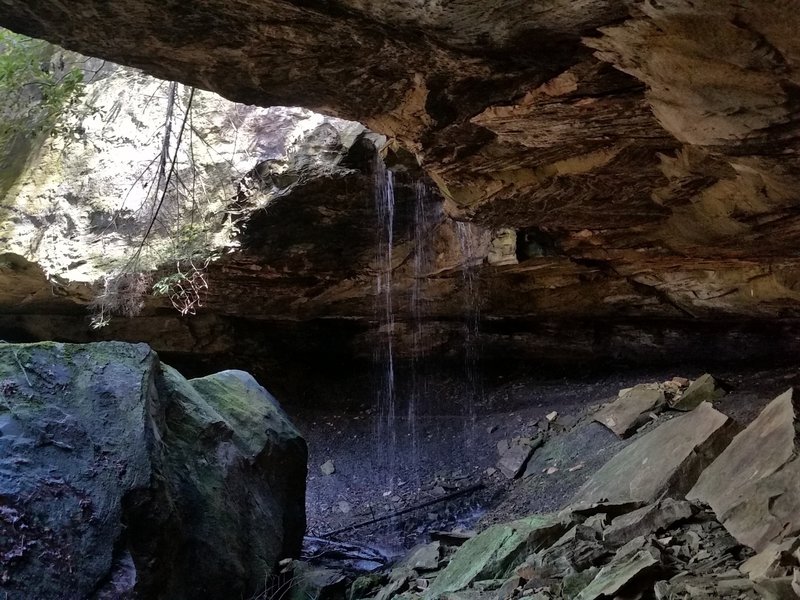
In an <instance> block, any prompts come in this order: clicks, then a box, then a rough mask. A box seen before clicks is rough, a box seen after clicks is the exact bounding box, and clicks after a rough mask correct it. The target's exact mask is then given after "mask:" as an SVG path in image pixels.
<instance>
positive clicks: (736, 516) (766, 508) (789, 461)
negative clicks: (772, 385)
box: [687, 389, 800, 552]
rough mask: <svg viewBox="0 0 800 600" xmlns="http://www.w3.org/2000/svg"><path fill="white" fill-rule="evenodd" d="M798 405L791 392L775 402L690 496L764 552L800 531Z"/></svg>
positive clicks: (709, 469)
mask: <svg viewBox="0 0 800 600" xmlns="http://www.w3.org/2000/svg"><path fill="white" fill-rule="evenodd" d="M794 402H795V401H794V391H793V390H791V389H790V390H788V391H786V392H784V393H783V394H781V395H780V396H778V397H777V398H775V400H773V401H772V402H770V403H769V404H768V405H767V407H766V408H764V410H763V411H762V412H761V414H760V415H759V416H758V417H757V418H756V419H755V420H754V421H753V422H752V423H751V424H750V425H749V426H748V427H747V428H746V429H745V430H744V431H742V432H741V433H740V434H739V435H737V436H736V437H735V438H734V440H733V441H732V442H731V444H730V446H728V448H727V449H726V450H725V451H724V452H722V454H720V456H719V457H718V458H717V459H716V460H715V461H714V462H713V463H712V464H711V465H710V466H709V467H708V468H707V469H706V470H705V471H704V472H703V474H702V475H701V476H700V478H699V479H698V481H697V484H696V485H695V486H694V487H693V488H692V489H691V491H690V492H689V493H688V494H687V499H689V500H698V501H700V502H705V503H706V504H708V505H709V506H711V508H712V509H713V510H714V513H715V514H716V515H717V518H718V519H719V521H720V522H721V523H722V524H723V525H724V526H725V528H726V529H727V530H728V531H729V532H730V533H731V535H732V536H733V537H735V538H736V539H737V540H738V541H739V542H741V543H742V544H745V545H747V546H750V547H751V548H754V549H755V550H757V551H759V552H760V551H762V550H764V549H765V548H766V547H767V545H768V543H769V542H771V541H778V540H780V539H782V538H783V537H785V536H787V535H789V534H792V533H796V532H797V531H798V529H800V461H798V460H797V458H796V452H797V443H796V433H795V420H796V418H797V415H796V411H795V407H794Z"/></svg>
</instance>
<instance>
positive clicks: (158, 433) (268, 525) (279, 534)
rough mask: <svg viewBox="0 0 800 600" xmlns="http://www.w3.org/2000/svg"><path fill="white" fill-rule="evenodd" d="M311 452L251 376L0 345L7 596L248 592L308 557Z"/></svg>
mask: <svg viewBox="0 0 800 600" xmlns="http://www.w3.org/2000/svg"><path fill="white" fill-rule="evenodd" d="M305 475H306V446H305V442H304V440H303V439H302V437H301V436H300V435H299V434H298V432H297V431H296V430H295V429H294V428H293V427H292V425H291V424H290V422H289V420H288V419H287V417H286V415H285V414H284V413H283V412H282V410H281V409H280V407H279V406H278V404H277V403H276V401H275V400H274V398H272V397H271V396H270V395H269V394H268V393H267V392H266V391H265V390H264V389H263V388H262V387H261V386H259V385H258V383H256V381H255V380H254V379H253V378H252V377H251V376H249V375H248V374H246V373H243V372H239V371H226V372H223V373H218V374H216V375H212V376H209V377H205V378H202V379H196V380H192V381H187V380H186V379H184V378H183V377H181V375H179V374H178V373H177V372H176V371H175V370H174V369H171V368H170V367H167V366H166V365H162V364H161V363H160V362H159V360H158V357H157V356H156V354H155V353H154V352H153V351H152V350H151V349H150V348H149V347H148V346H146V345H143V344H137V345H131V344H123V343H99V344H87V345H69V344H54V343H41V344H30V345H12V344H0V597H3V598H7V599H8V600H22V599H29V598H37V599H38V600H48V599H56V598H58V599H61V598H70V599H73V598H74V599H79V598H96V599H104V598H108V599H111V598H148V599H151V598H154V599H161V598H163V599H166V598H169V599H170V600H182V599H186V600H188V599H190V598H209V599H214V598H233V597H235V598H238V597H249V596H251V595H253V594H254V593H256V592H258V591H259V590H260V588H261V587H263V582H264V580H265V578H266V577H267V576H268V575H269V574H270V573H271V572H272V570H273V569H274V567H275V565H276V563H277V561H278V560H279V559H281V558H282V557H284V556H291V555H295V554H296V553H297V552H298V551H299V548H300V544H301V541H302V535H303V530H304V525H305V517H304V495H305Z"/></svg>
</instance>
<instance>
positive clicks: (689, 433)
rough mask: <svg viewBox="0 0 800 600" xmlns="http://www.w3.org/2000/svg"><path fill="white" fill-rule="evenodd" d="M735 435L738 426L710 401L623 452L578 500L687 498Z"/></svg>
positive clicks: (596, 474) (609, 462)
mask: <svg viewBox="0 0 800 600" xmlns="http://www.w3.org/2000/svg"><path fill="white" fill-rule="evenodd" d="M735 434H736V425H735V423H734V422H733V421H732V420H731V419H729V418H728V417H727V416H725V415H723V414H722V413H721V412H719V411H717V410H714V408H713V407H712V406H711V405H710V404H709V403H707V402H704V403H703V404H701V405H700V406H699V407H697V408H696V409H695V410H693V411H692V412H690V413H686V414H684V415H681V416H680V417H676V418H674V419H671V420H669V421H667V422H666V423H664V424H663V425H660V426H659V427H657V428H656V429H654V430H653V431H651V432H649V433H647V434H646V435H643V436H642V437H640V438H639V439H638V440H636V441H635V442H633V443H632V444H630V445H629V446H628V447H626V448H625V449H624V450H622V451H621V452H620V453H619V454H617V455H616V456H615V457H614V458H612V459H611V460H610V461H608V462H607V463H606V464H605V465H604V466H603V468H601V469H600V470H599V471H598V472H597V473H595V474H594V475H593V476H592V477H591V478H590V479H589V480H588V481H587V482H586V484H584V486H583V487H582V488H581V489H580V490H578V493H577V495H576V496H575V499H574V500H573V502H574V503H575V504H593V503H596V502H604V501H609V502H631V501H634V502H646V503H649V502H654V501H656V500H658V499H659V498H661V497H662V496H664V495H675V494H677V495H681V494H685V493H686V492H687V491H689V489H690V488H691V487H692V485H694V483H695V482H696V481H697V478H698V477H699V476H700V473H702V471H703V469H705V468H706V467H707V466H708V465H709V464H711V462H712V461H713V460H714V459H715V458H716V457H717V456H718V455H719V454H720V452H722V450H724V449H725V447H726V446H727V445H728V444H729V443H730V441H731V439H733V436H734V435H735Z"/></svg>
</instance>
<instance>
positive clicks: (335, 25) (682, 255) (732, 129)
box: [0, 0, 800, 356]
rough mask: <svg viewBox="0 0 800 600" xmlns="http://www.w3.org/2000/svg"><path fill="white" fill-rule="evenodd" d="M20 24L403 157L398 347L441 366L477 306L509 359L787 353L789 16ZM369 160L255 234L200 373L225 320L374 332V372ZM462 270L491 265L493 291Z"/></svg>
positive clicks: (603, 8) (71, 15)
mask: <svg viewBox="0 0 800 600" xmlns="http://www.w3.org/2000/svg"><path fill="white" fill-rule="evenodd" d="M4 7H5V8H4V11H3V13H2V14H0V24H2V25H4V26H7V27H9V28H11V29H14V30H17V31H20V32H22V33H25V34H29V35H34V36H41V37H45V38H47V39H49V40H51V41H53V42H57V43H59V44H62V45H64V46H65V47H67V48H71V49H75V50H79V51H81V52H84V53H87V54H90V55H94V56H101V57H104V58H107V59H110V60H114V61H118V62H121V63H126V64H130V65H133V66H136V67H140V68H142V69H144V70H146V71H148V72H150V73H152V74H155V75H157V76H160V77H165V78H169V79H176V80H179V81H182V82H184V83H187V84H192V85H197V86H199V87H201V88H204V89H209V90H213V91H216V92H219V93H221V94H222V95H224V96H226V97H228V98H230V99H232V100H236V101H240V102H246V103H252V104H258V105H262V106H267V105H276V104H277V105H295V106H303V107H307V108H309V109H313V110H316V111H319V112H321V113H324V114H327V115H331V116H334V117H338V118H343V119H348V120H352V121H358V122H360V123H363V124H364V125H366V126H367V127H369V128H370V129H371V130H372V131H375V132H377V133H380V134H383V135H385V136H387V137H388V139H389V151H388V161H389V162H390V163H392V162H396V163H397V165H396V166H397V169H396V170H397V171H398V173H399V174H398V175H397V177H396V181H395V185H396V194H397V221H396V227H397V233H396V237H395V238H394V242H395V247H396V250H395V252H394V253H393V261H394V262H393V264H392V267H393V279H392V282H393V286H394V287H395V288H396V289H395V298H396V300H395V303H394V306H393V308H394V310H396V311H397V313H398V315H399V317H398V322H397V324H396V328H395V331H394V333H395V335H396V336H398V337H399V338H401V339H402V338H403V336H404V335H406V334H405V333H404V331H406V330H404V329H403V327H405V325H404V323H410V322H412V321H413V320H414V318H415V317H414V315H415V314H417V315H420V314H421V315H422V318H424V319H426V320H427V321H428V322H429V323H430V324H431V325H430V327H429V329H428V331H431V332H434V333H433V334H431V336H432V337H431V339H430V344H429V346H430V347H439V348H446V347H447V345H448V341H449V340H451V339H452V337H451V334H450V333H448V332H450V331H455V330H458V329H459V328H461V325H462V323H463V320H464V318H465V316H469V315H470V314H471V311H473V310H474V308H470V306H472V307H475V306H477V307H478V308H479V309H480V312H481V315H482V317H483V318H484V320H485V321H486V322H487V323H489V324H488V325H487V326H486V327H485V328H484V331H485V332H488V331H490V330H495V331H496V332H497V335H498V336H500V337H499V338H498V339H502V340H503V342H502V344H501V346H503V347H504V348H506V349H508V348H512V347H515V346H514V344H517V343H518V344H519V346H520V347H524V348H530V346H531V343H532V342H531V340H536V343H537V344H538V348H540V349H541V348H542V347H546V348H550V347H556V346H557V344H553V343H550V341H548V340H551V339H552V336H553V335H555V336H556V337H558V336H559V334H558V332H559V331H560V332H564V331H572V332H573V333H574V334H575V335H574V336H573V338H572V339H576V340H577V341H576V342H575V345H576V346H577V347H580V348H582V349H583V351H584V355H587V356H588V355H592V354H594V355H597V354H598V353H603V352H609V353H610V354H612V355H616V354H618V353H615V351H613V348H617V347H618V346H619V344H617V342H613V340H618V341H619V340H621V342H620V343H621V344H622V346H625V347H626V348H628V349H629V350H626V352H628V354H630V355H632V356H636V355H637V354H638V353H639V350H641V349H642V348H644V349H647V348H654V347H662V348H665V349H668V348H673V349H680V348H686V347H691V346H692V344H693V342H692V341H691V340H692V339H695V338H693V337H692V336H691V335H688V337H687V334H686V332H687V331H690V330H692V331H695V332H696V331H699V329H698V328H699V327H700V325H699V324H700V323H709V322H710V323H712V324H713V323H714V322H720V323H723V322H730V321H731V320H733V321H736V322H737V323H739V325H737V326H736V327H738V328H739V329H736V328H733V329H731V328H730V326H729V325H724V324H723V325H720V326H719V328H718V330H717V331H722V332H723V333H724V335H722V336H721V337H719V340H720V342H719V345H720V346H721V347H728V348H730V346H731V345H733V346H736V347H737V350H736V351H734V352H733V354H736V353H737V352H738V348H739V347H740V346H741V345H742V344H743V343H744V342H743V340H750V339H751V338H750V337H748V336H751V334H754V333H753V332H752V331H751V332H749V333H743V330H742V329H741V327H746V326H745V325H742V323H744V322H745V321H751V320H768V321H769V322H770V323H772V324H771V325H770V326H769V327H773V328H777V329H776V330H775V331H777V330H778V329H780V331H781V332H783V333H782V334H781V335H783V334H785V331H786V329H785V328H786V327H789V329H791V328H792V327H794V325H793V324H792V323H791V322H788V324H787V321H786V320H787V319H790V320H791V319H795V318H797V317H798V316H800V315H798V313H800V283H799V282H800V262H799V261H798V251H797V248H798V232H800V227H798V210H797V209H798V206H800V198H798V194H797V189H799V187H798V184H800V169H799V168H798V167H800V164H798V160H797V150H798V136H797V133H798V131H797V123H798V120H797V116H798V100H797V98H798V94H797V89H798V84H799V83H800V71H799V70H798V69H800V42H798V39H800V38H798V36H797V35H796V33H797V31H798V30H800V16H799V15H800V11H798V10H797V9H798V8H800V6H798V5H797V3H795V2H792V1H787V0H759V1H755V0H753V1H745V2H741V1H739V2H734V1H733V0H710V1H707V2H703V3H696V2H688V1H685V0H659V1H658V2H655V1H649V0H648V1H647V2H619V1H602V0H582V1H579V2H575V1H570V2H567V1H565V0H541V1H537V2H530V1H528V2H523V1H517V0H491V1H488V2H486V1H482V2H477V1H475V0H459V1H456V2H448V3H438V4H437V3H430V2H426V3H420V2H416V1H414V2H412V1H411V0H395V1H391V2H390V1H388V0H386V1H381V2H361V1H360V0H339V1H325V2H323V1H310V2H299V1H288V0H282V1H281V0H267V1H259V2H254V1H248V0H200V1H198V2H193V3H191V4H186V3H184V4H180V3H173V4H165V3H163V2H160V1H156V0H124V1H120V2H114V3H107V2H102V1H100V0H95V1H92V0H90V1H87V2H83V3H81V7H80V8H79V9H77V8H75V7H73V6H66V5H64V4H63V3H60V2H55V1H52V0H33V1H27V0H26V1H25V2H23V1H21V0H19V1H18V0H6V2H5V3H4ZM228 133H230V132H228ZM221 137H222V138H226V137H229V136H228V135H227V134H225V133H224V132H223V133H222V135H221ZM340 142H341V140H340ZM351 144H353V145H351ZM334 145H335V144H334ZM367 146H368V144H366V142H364V144H361V143H360V142H359V143H355V142H354V141H353V140H352V139H350V140H349V141H347V142H346V143H345V144H344V145H342V144H341V143H339V145H338V146H337V147H336V151H335V152H336V154H337V156H339V157H340V158H341V160H342V161H343V162H341V164H340V163H339V162H337V163H336V164H337V168H336V169H335V170H331V171H328V172H325V173H318V175H319V176H318V177H317V176H315V177H314V178H307V179H304V180H302V181H300V182H294V184H293V186H292V188H291V190H290V193H287V194H282V195H280V198H279V200H278V201H277V202H275V203H273V204H272V205H271V208H270V210H268V211H262V212H258V211H255V212H253V213H252V219H250V220H249V221H248V223H247V224H246V226H245V227H244V234H243V237H242V238H241V239H240V242H241V248H240V250H239V251H238V252H237V253H235V254H231V255H229V256H226V257H225V258H223V260H221V261H219V262H218V263H216V264H215V265H212V267H211V270H210V273H209V277H210V279H211V281H213V282H214V285H212V286H211V289H210V290H209V297H208V300H207V306H208V311H207V312H206V313H204V314H201V315H200V318H199V319H195V321H194V324H193V325H192V326H191V327H192V328H193V329H194V331H195V334H196V332H197V331H198V330H200V329H202V327H203V325H201V323H210V322H211V321H214V322H215V323H217V324H218V323H219V322H220V320H223V321H225V323H227V324H226V325H225V326H224V327H221V331H224V332H225V335H222V334H218V335H217V336H216V337H215V341H214V342H213V343H210V342H208V339H207V337H206V338H204V339H206V342H205V346H204V347H205V348H209V347H210V346H214V347H217V346H220V344H223V345H224V343H223V342H222V341H221V340H223V339H225V336H229V337H230V336H233V337H236V336H234V334H233V333H232V331H233V330H232V329H231V328H230V326H229V321H228V320H229V319H235V320H237V319H238V320H239V321H241V320H242V319H244V320H245V321H246V322H249V323H251V322H253V321H252V320H255V321H258V322H261V323H273V324H274V323H278V322H283V321H285V320H286V319H291V320H294V321H303V322H305V323H311V322H312V321H313V320H315V319H321V318H324V319H331V318H339V319H340V325H337V327H338V326H341V327H343V328H346V329H347V328H355V329H358V331H355V332H353V331H350V332H349V333H348V334H347V336H346V337H347V339H348V340H353V339H355V340H357V341H356V342H355V343H354V346H355V347H357V348H361V349H365V348H368V347H369V341H368V340H369V339H371V338H370V336H371V335H373V334H372V333H370V331H373V330H374V327H373V325H375V324H376V323H377V321H379V319H377V318H376V308H375V306H376V298H375V295H376V292H375V289H376V288H375V279H376V277H377V275H378V274H379V273H380V272H381V264H380V260H379V259H378V258H376V252H375V248H376V245H375V244H376V231H378V230H379V220H378V216H379V215H377V214H376V210H375V207H374V205H373V204H372V203H373V197H374V195H375V182H374V175H375V173H374V165H373V160H372V158H371V157H370V152H373V151H371V150H369V148H368V147H367ZM337 160H339V159H337ZM348 161H349V162H348ZM256 162H257V161H256ZM401 171H402V172H401ZM419 182H422V184H424V185H426V186H427V188H428V189H429V190H430V192H429V200H430V205H431V206H434V207H439V208H437V209H436V210H437V211H438V212H436V215H433V216H431V218H430V219H428V220H427V221H426V223H428V225H429V227H428V228H427V229H426V230H425V248H426V249H427V250H426V252H428V253H429V254H427V255H426V257H425V260H424V261H422V263H420V261H417V260H416V258H415V257H417V256H419V255H420V251H419V244H418V242H419V240H418V237H419V236H417V235H416V234H415V231H416V229H415V228H414V216H413V213H414V210H415V206H416V205H417V203H418V200H417V199H416V196H417V195H418V191H419V190H416V191H415V186H416V185H417V184H418V183H419ZM262 191H263V190H259V192H258V193H262ZM248 198H250V197H249V196H248ZM248 201H249V200H248ZM252 206H261V205H259V204H258V200H256V201H255V204H254V205H252ZM431 210H434V209H431ZM462 221H463V222H468V223H469V225H468V226H459V225H458V222H462ZM465 243H466V245H467V246H468V249H466V250H465ZM17 251H18V252H19V250H18V249H17ZM22 253H23V254H25V253H24V252H22ZM34 258H35V257H34ZM465 264H478V266H477V268H476V271H477V273H478V280H479V285H478V286H477V287H476V288H470V285H469V282H470V281H471V279H470V278H469V277H468V278H465V277H464V276H463V271H464V270H463V267H464V265H465ZM419 281H424V282H425V285H424V286H422V287H420V286H419V285H417V282H419ZM476 290H477V291H476ZM470 294H472V296H473V297H472V300H471V301H465V297H467V296H469V295H470ZM420 298H421V299H422V301H421V302H419V300H420ZM412 299H415V302H411V300H412ZM420 307H421V308H420ZM15 310H17V312H20V309H19V308H18V307H17V308H16V309H15ZM70 310H71V309H70ZM76 310H77V309H76ZM148 310H149V311H150V313H148ZM160 310H161V309H160V308H159V307H157V306H151V307H149V308H148V309H147V310H146V311H145V317H144V318H145V319H146V318H155V317H152V315H154V314H156V313H158V314H159V315H161V313H159V312H158V311H160ZM62 312H63V311H62ZM148 314H150V315H151V316H150V317H148ZM164 315H166V313H164ZM6 318H7V317H6ZM158 318H159V319H168V318H171V317H167V316H159V317H158ZM203 319H205V321H204V320H203ZM653 320H657V321H658V324H657V325H655V326H653V325H647V326H646V327H645V326H644V325H641V327H640V326H639V325H637V324H644V323H653V322H654V321H653ZM143 322H144V321H139V323H143ZM523 322H524V323H525V324H524V325H521V324H520V323H523ZM533 322H536V323H537V325H535V326H533V325H531V323H533ZM175 323H178V321H175ZM356 323H359V324H361V325H358V326H356V325H354V324H356ZM542 323H548V324H547V325H542ZM551 323H558V324H559V325H558V326H554V325H551ZM578 323H588V324H586V325H585V326H584V325H579V324H578ZM598 323H601V324H602V326H600V325H598ZM25 327H28V326H27V325H26V326H25ZM116 327H120V328H124V327H130V328H131V331H133V330H136V328H140V327H142V325H141V324H140V325H125V324H118V325H116ZM175 327H176V328H178V329H180V328H184V327H187V326H186V325H184V324H180V325H176V326H175ZM244 327H245V328H247V327H248V326H246V325H245V326H244ZM325 327H332V325H325ZM413 327H414V326H413V325H409V326H408V327H407V328H406V329H407V330H408V331H411V330H412V329H413ZM598 327H599V329H598ZM703 327H706V325H703ZM709 327H713V325H709ZM565 328H566V329H565ZM23 329H24V328H23ZM533 330H535V332H534V333H533V334H532V333H531V332H532V331H533ZM631 331H635V333H631ZM642 331H647V333H642ZM755 331H756V333H755V334H754V335H756V337H758V335H761V334H766V335H768V336H770V335H772V334H773V333H775V331H772V330H769V331H770V332H771V333H768V334H767V333H766V332H767V330H765V329H763V328H759V327H756V328H755ZM654 332H655V333H654ZM737 332H738V333H737ZM118 333H119V334H120V335H122V333H121V332H120V331H118ZM129 333H130V332H129ZM75 335H77V334H75ZM309 335H311V334H309ZM408 335H409V336H410V335H411V334H410V333H409V334H408ZM531 335H533V337H530V336H531ZM737 336H738V337H737ZM200 337H201V338H203V336H200ZM561 337H563V336H561ZM696 337H698V338H699V339H705V337H704V335H700V334H697V336H696ZM179 338H180V336H179V335H177V334H176V337H175V338H174V339H176V340H177V339H179ZM230 339H232V338H230ZM786 339H789V340H790V339H791V336H790V337H789V338H786ZM523 340H524V341H523ZM543 340H544V342H543ZM609 340H612V341H609ZM670 340H673V341H674V342H675V343H674V345H673V346H671V345H670V344H671V343H672V342H671V341H670ZM737 340H738V341H737ZM562 341H563V340H562ZM362 342H363V343H362ZM571 343H572V342H571ZM748 343H749V342H748ZM745 345H746V344H745ZM178 346H179V347H180V350H181V351H186V352H192V351H195V350H196V348H197V347H198V346H203V343H201V342H199V341H196V342H194V343H193V344H183V345H181V344H178ZM409 348H410V346H409ZM665 352H668V350H665ZM364 353H365V354H366V352H364ZM566 354H569V351H567V352H566ZM622 354H625V352H623V353H622Z"/></svg>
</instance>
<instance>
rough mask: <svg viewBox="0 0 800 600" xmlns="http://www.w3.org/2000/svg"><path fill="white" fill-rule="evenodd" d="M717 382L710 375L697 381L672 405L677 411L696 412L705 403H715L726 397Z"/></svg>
mask: <svg viewBox="0 0 800 600" xmlns="http://www.w3.org/2000/svg"><path fill="white" fill-rule="evenodd" d="M725 393H726V392H725V390H724V389H722V388H721V387H719V385H718V384H717V381H716V380H715V379H714V378H713V377H712V376H711V375H709V374H708V373H706V374H705V375H701V376H700V377H698V378H697V379H695V380H694V381H693V382H692V383H691V385H690V386H689V388H688V389H687V390H686V391H685V392H683V394H682V395H680V396H678V397H677V398H676V400H675V401H674V402H673V404H672V408H674V409H676V410H694V409H695V408H697V407H698V406H700V405H701V404H702V403H703V402H712V403H713V402H715V401H716V400H719V399H720V398H722V397H723V396H724V395H725Z"/></svg>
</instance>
